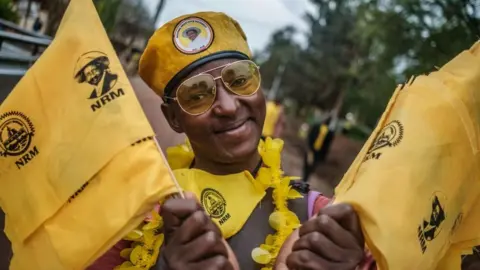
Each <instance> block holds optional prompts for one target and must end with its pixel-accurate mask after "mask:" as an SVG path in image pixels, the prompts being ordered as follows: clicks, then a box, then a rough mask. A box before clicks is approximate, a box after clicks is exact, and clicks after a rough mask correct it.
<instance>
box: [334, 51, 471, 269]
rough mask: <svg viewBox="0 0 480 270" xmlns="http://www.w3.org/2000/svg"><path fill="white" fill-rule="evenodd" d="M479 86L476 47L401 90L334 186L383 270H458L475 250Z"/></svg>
mask: <svg viewBox="0 0 480 270" xmlns="http://www.w3.org/2000/svg"><path fill="white" fill-rule="evenodd" d="M479 85H480V42H477V43H476V44H475V45H474V46H472V48H470V49H469V50H466V51H464V52H462V53H460V54H459V55H458V56H457V57H455V58H454V59H453V60H451V61H450V62H449V63H447V64H446V65H445V66H443V67H442V68H440V69H439V70H438V71H435V72H432V73H430V74H429V75H424V76H419V77H416V78H415V79H414V80H413V79H412V80H410V81H409V82H408V83H407V84H405V85H404V86H401V87H399V88H398V89H397V90H396V91H395V94H394V95H393V97H392V99H391V100H390V103H389V105H388V106H387V109H386V111H385V113H384V114H383V116H382V118H381V120H380V122H379V125H378V126H377V128H376V130H375V131H374V132H373V134H372V135H371V137H370V139H369V140H368V142H367V143H366V144H365V146H364V148H363V149H362V151H361V152H360V154H359V155H358V156H357V159H356V160H355V161H354V163H353V165H352V166H351V167H350V169H349V170H348V172H347V173H346V175H345V177H344V178H343V180H342V182H341V183H340V184H339V185H338V187H337V189H336V202H348V203H351V204H353V205H354V207H355V209H356V211H357V213H358V214H359V216H360V219H361V222H362V227H363V232H364V234H365V238H366V242H367V245H368V247H369V248H370V249H371V251H372V253H373V254H374V256H375V258H376V260H377V263H378V266H379V268H380V269H388V270H396V269H398V270H401V269H425V270H428V269H439V270H440V269H449V270H455V269H460V267H461V266H460V262H461V260H460V256H461V255H462V254H464V253H465V252H471V250H472V247H474V246H477V245H479V244H480V218H479V217H478V207H479V205H478V202H479V201H480V196H479V195H480V182H479V179H480V140H479V138H480V125H479V123H480V113H479V108H480V92H479V91H478V86H479ZM446 266H448V267H446ZM445 267H446V268H445ZM465 267H467V266H466V265H465Z"/></svg>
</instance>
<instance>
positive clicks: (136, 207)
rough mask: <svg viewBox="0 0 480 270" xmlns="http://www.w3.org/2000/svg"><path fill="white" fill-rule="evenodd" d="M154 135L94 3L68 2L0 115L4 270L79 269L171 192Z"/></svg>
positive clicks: (2, 107)
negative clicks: (6, 245)
mask: <svg viewBox="0 0 480 270" xmlns="http://www.w3.org/2000/svg"><path fill="white" fill-rule="evenodd" d="M154 135H155V134H154V132H153V130H152V128H151V127H150V125H149V123H148V120H147V118H146V117H145V115H144V113H143V111H142V108H141V107H140V105H139V103H138V101H137V99H136V97H135V93H134V92H133V89H132V87H131V86H130V83H129V81H128V79H127V77H126V75H125V73H124V71H123V70H122V68H121V65H120V63H119V60H118V58H117V56H116V55H115V52H114V50H113V48H112V45H111V44H110V41H109V40H108V37H107V35H106V33H105V30H104V29H103V26H102V23H101V21H100V19H99V17H98V14H97V12H96V10H95V7H94V5H93V3H92V1H91V0H73V1H71V3H70V5H69V7H68V9H67V11H66V13H65V15H64V18H63V20H62V23H61V25H60V28H59V30H58V32H57V35H56V37H55V39H54V40H53V41H52V43H51V45H50V46H49V47H48V49H47V50H45V52H44V53H43V55H42V56H41V57H40V58H39V59H38V61H37V62H36V63H35V64H34V65H33V66H32V68H30V69H29V70H28V72H27V73H26V74H25V76H24V77H23V78H22V79H21V81H20V82H19V83H18V85H17V86H16V87H15V88H14V90H13V91H12V92H11V93H10V95H9V96H8V97H7V99H6V100H5V101H4V102H3V103H2V104H1V106H0V154H1V155H0V178H1V179H2V181H1V182H0V206H1V208H2V210H3V211H4V212H5V214H6V215H5V216H6V221H5V222H6V224H5V232H6V234H7V236H8V237H9V239H10V241H11V243H12V249H13V259H12V261H11V265H10V269H12V270H16V269H18V270H23V269H37V270H42V269H44V270H63V269H69V270H70V269H85V268H86V267H87V266H88V265H90V264H91V263H92V262H93V261H94V260H95V259H96V258H97V257H99V256H100V255H102V254H103V253H104V252H105V251H106V250H108V249H109V248H110V247H111V246H112V245H113V244H115V243H116V242H117V241H118V240H120V239H121V238H122V237H123V236H125V235H126V234H127V233H128V232H129V231H131V230H132V229H134V228H135V227H136V226H137V225H138V224H139V223H140V222H141V221H142V220H143V219H144V217H145V216H147V214H148V213H149V212H150V211H151V209H152V208H153V207H154V205H155V204H156V203H157V202H158V201H160V200H162V199H163V198H165V197H166V196H167V195H170V194H172V193H174V192H176V190H177V189H176V188H175V186H174V184H173V182H172V180H171V178H170V176H169V173H168V172H169V170H168V165H167V164H166V160H165V159H164V158H163V156H162V154H161V152H160V151H159V149H158V147H157V145H156V142H155V139H154ZM152 239H155V241H156V242H159V241H161V239H162V238H161V236H160V235H154V236H152Z"/></svg>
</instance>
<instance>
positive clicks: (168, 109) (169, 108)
mask: <svg viewBox="0 0 480 270" xmlns="http://www.w3.org/2000/svg"><path fill="white" fill-rule="evenodd" d="M161 108H162V112H163V115H164V116H165V119H167V122H168V124H169V125H170V127H171V128H172V129H173V130H174V131H175V132H177V133H183V132H184V131H183V128H182V126H181V125H180V122H179V121H178V115H177V112H176V111H175V108H173V105H171V104H166V103H163V104H162V106H161Z"/></svg>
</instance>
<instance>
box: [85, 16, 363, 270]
mask: <svg viewBox="0 0 480 270" xmlns="http://www.w3.org/2000/svg"><path fill="white" fill-rule="evenodd" d="M191 29H198V31H197V30H196V31H195V33H193V31H192V30H191ZM193 34H195V35H196V34H198V35H199V36H201V37H202V39H199V40H200V41H201V42H200V41H198V42H197V43H195V44H194V43H193V42H191V41H192V38H193ZM190 35H192V36H190ZM197 39H198V37H197ZM139 74H140V76H141V77H142V78H143V80H144V81H145V82H146V83H147V84H148V85H149V86H150V87H151V88H152V89H153V90H154V91H155V92H156V93H157V94H158V95H159V96H160V97H161V98H162V99H163V101H164V104H163V105H162V110H163V113H164V115H165V117H166V119H167V121H168V122H169V124H170V126H171V128H172V129H173V130H175V131H176V132H178V133H185V134H186V136H187V137H188V140H187V142H186V143H185V144H181V145H178V146H175V147H172V148H169V149H168V150H167V152H168V161H169V164H170V166H171V168H172V169H174V174H175V176H176V179H177V180H178V181H179V183H180V185H181V187H182V189H184V190H185V191H188V192H191V193H189V194H191V196H193V197H192V198H187V199H175V198H173V199H169V200H167V201H166V202H164V203H163V204H160V205H158V206H157V207H156V210H155V211H153V212H152V215H151V216H150V217H149V218H148V219H146V220H145V221H144V222H142V223H141V224H140V225H139V226H138V228H137V229H136V230H133V231H132V232H131V233H129V234H128V235H127V236H126V238H125V239H124V240H122V241H120V242H119V243H117V245H115V246H114V247H113V248H112V249H111V250H109V251H108V252H107V253H106V254H105V255H104V256H102V257H101V258H100V259H98V260H97V261H96V262H95V263H94V264H93V265H92V266H91V267H90V268H89V270H97V269H98V270H101V269H112V268H113V267H115V266H118V265H120V267H119V269H192V270H193V269H263V270H268V269H273V268H274V265H275V263H277V262H278V261H277V256H278V255H279V250H280V248H281V247H282V245H283V243H284V241H285V240H286V238H287V237H288V236H289V235H290V234H291V233H292V232H293V231H294V230H295V229H297V228H298V227H299V226H300V225H301V224H303V226H302V227H301V228H302V229H300V234H301V237H300V240H299V241H298V245H297V246H296V248H295V250H294V251H292V252H289V254H288V259H287V257H284V263H286V264H287V263H288V265H289V267H291V269H305V268H307V267H308V268H309V269H325V268H329V269H354V268H356V267H357V266H362V267H364V266H365V267H368V266H369V265H371V257H369V259H370V260H369V261H365V260H364V259H365V256H364V249H363V248H364V242H363V237H362V233H361V230H360V226H359V224H358V220H357V217H356V214H355V213H354V212H353V211H352V208H351V207H350V206H349V205H347V204H338V205H335V206H327V204H328V202H329V199H328V198H326V197H324V196H322V195H321V194H320V193H319V192H315V191H311V190H309V189H308V186H307V185H306V184H304V183H301V182H296V181H293V180H294V179H295V178H294V177H288V176H285V175H284V174H283V172H282V170H281V169H282V165H281V160H280V156H281V151H282V148H283V141H281V140H280V139H272V138H270V137H267V138H265V139H264V140H263V139H261V135H262V130H263V126H264V122H265V115H266V102H265V97H264V95H263V93H262V91H261V90H260V85H261V75H260V71H259V68H258V66H257V65H256V64H255V63H254V62H253V61H252V54H251V52H250V49H249V47H248V44H247V38H246V35H245V33H244V32H243V30H242V28H241V27H240V25H239V24H238V23H237V22H236V21H235V20H234V19H232V18H231V17H229V16H227V15H225V14H223V13H216V12H200V13H195V14H189V15H184V16H181V17H178V18H175V19H173V20H172V21H170V22H168V23H166V24H165V25H163V26H162V27H160V28H159V29H158V30H157V31H156V32H155V33H154V34H153V36H152V37H151V39H150V41H149V43H148V46H147V48H146V49H145V52H144V54H143V55H142V58H141V60H140V65H139ZM159 226H160V227H162V229H158V230H155V233H160V232H164V239H165V241H163V242H155V241H152V238H151V237H152V234H151V229H152V228H159ZM319 238H321V239H322V240H321V241H316V239H319ZM224 239H225V240H226V242H227V243H228V246H225V245H224V243H225V241H224ZM152 243H153V244H154V247H153V248H152V246H151V244H152ZM304 258H307V260H305V259H304ZM237 262H238V266H237V265H236V264H237Z"/></svg>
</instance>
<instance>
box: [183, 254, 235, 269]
mask: <svg viewBox="0 0 480 270" xmlns="http://www.w3.org/2000/svg"><path fill="white" fill-rule="evenodd" d="M189 269H208V270H233V266H232V264H231V263H230V261H229V260H228V258H227V257H225V256H221V255H218V256H215V257H212V258H209V259H206V260H203V261H201V262H198V263H193V264H191V267H189Z"/></svg>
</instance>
